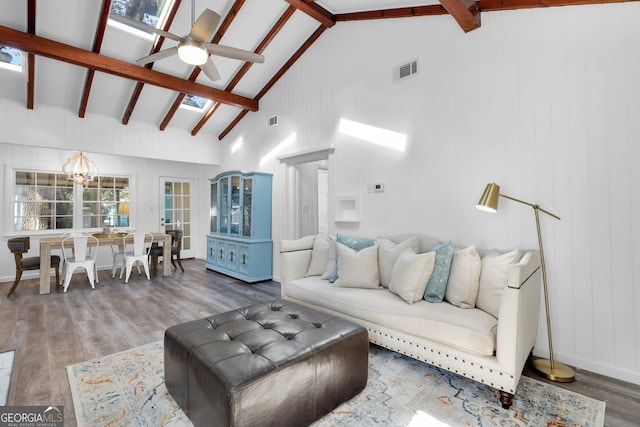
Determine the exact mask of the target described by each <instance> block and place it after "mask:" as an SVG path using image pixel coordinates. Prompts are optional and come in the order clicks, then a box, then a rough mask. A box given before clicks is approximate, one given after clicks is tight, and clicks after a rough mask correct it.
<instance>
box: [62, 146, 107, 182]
mask: <svg viewBox="0 0 640 427" xmlns="http://www.w3.org/2000/svg"><path fill="white" fill-rule="evenodd" d="M62 172H64V174H65V175H67V177H69V179H70V180H73V182H75V183H76V184H79V185H84V186H85V187H86V186H87V185H89V181H93V180H94V178H95V177H96V176H98V167H97V166H96V164H95V163H93V161H92V160H89V159H88V158H87V156H85V155H83V154H82V153H80V154H78V155H77V156H73V157H69V158H68V159H67V161H66V162H65V163H64V165H62Z"/></svg>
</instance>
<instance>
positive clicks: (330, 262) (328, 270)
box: [322, 236, 337, 280]
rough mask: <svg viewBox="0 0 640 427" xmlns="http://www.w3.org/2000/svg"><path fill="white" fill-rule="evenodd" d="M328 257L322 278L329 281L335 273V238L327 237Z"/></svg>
mask: <svg viewBox="0 0 640 427" xmlns="http://www.w3.org/2000/svg"><path fill="white" fill-rule="evenodd" d="M328 239H329V257H328V258H327V265H326V266H325V270H324V273H322V278H323V279H324V280H329V279H330V278H331V276H333V274H334V273H335V271H336V267H337V265H336V236H329V237H328Z"/></svg>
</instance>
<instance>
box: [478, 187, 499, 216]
mask: <svg viewBox="0 0 640 427" xmlns="http://www.w3.org/2000/svg"><path fill="white" fill-rule="evenodd" d="M499 197H500V186H499V185H498V184H494V183H491V184H487V186H486V187H485V188H484V191H483V192H482V196H480V199H478V202H477V203H476V208H478V209H480V210H481V211H485V212H492V213H494V212H497V211H498V198H499Z"/></svg>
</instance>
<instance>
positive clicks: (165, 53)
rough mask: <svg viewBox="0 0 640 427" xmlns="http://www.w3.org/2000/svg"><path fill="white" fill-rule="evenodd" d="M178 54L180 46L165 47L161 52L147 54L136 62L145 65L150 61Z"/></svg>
mask: <svg viewBox="0 0 640 427" xmlns="http://www.w3.org/2000/svg"><path fill="white" fill-rule="evenodd" d="M177 54H178V48H177V47H170V48H169V49H164V50H161V51H159V52H156V53H153V54H151V55H148V56H145V57H144V58H140V59H138V60H137V61H136V64H139V65H145V64H149V63H150V62H156V61H158V60H160V59H164V58H168V57H170V56H172V55H177Z"/></svg>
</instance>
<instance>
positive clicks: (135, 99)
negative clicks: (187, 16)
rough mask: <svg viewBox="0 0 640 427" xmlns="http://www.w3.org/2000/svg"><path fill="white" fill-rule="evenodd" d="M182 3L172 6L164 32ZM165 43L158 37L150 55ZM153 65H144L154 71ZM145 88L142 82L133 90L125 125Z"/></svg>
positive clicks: (126, 111)
mask: <svg viewBox="0 0 640 427" xmlns="http://www.w3.org/2000/svg"><path fill="white" fill-rule="evenodd" d="M107 1H110V0H107ZM181 1H182V0H175V1H174V3H173V4H172V5H171V9H170V10H169V13H168V14H167V19H166V21H165V23H164V25H163V26H162V30H164V31H169V28H171V24H172V23H173V20H174V18H175V17H176V14H177V13H178V8H179V7H180V2H181ZM163 43H164V37H163V36H160V35H156V37H155V39H154V41H153V45H152V46H151V50H150V51H149V55H152V54H154V53H156V52H159V51H160V49H161V48H162V44H163ZM153 64H154V63H153V62H150V63H148V64H144V67H145V68H148V69H152V68H153ZM143 87H144V83H140V82H137V83H136V87H135V88H134V89H133V93H132V94H131V97H129V103H128V104H127V109H126V110H125V111H124V114H123V116H122V124H123V125H127V124H129V119H130V118H131V115H132V114H133V109H134V108H136V104H137V103H138V99H140V94H141V93H142V88H143Z"/></svg>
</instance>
